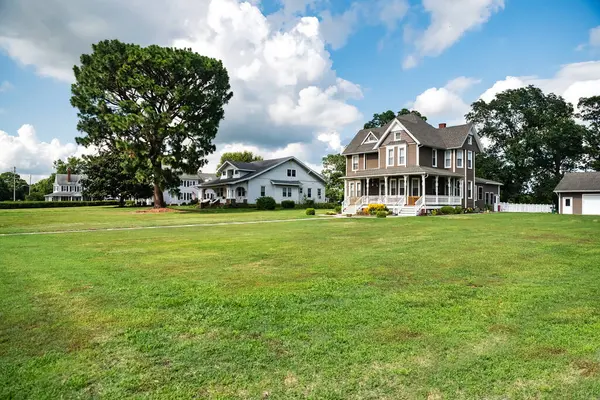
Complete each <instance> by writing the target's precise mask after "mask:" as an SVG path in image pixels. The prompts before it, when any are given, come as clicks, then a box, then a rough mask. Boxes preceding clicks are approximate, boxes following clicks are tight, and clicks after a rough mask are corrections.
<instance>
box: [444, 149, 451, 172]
mask: <svg viewBox="0 0 600 400" xmlns="http://www.w3.org/2000/svg"><path fill="white" fill-rule="evenodd" d="M447 155H449V156H450V157H448V156H447ZM446 161H450V163H449V164H447V163H446ZM444 168H452V150H446V151H444Z"/></svg>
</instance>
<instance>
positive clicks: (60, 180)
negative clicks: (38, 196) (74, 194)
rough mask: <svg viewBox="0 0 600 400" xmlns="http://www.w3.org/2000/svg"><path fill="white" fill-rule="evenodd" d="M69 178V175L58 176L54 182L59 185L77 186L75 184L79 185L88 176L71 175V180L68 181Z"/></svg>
mask: <svg viewBox="0 0 600 400" xmlns="http://www.w3.org/2000/svg"><path fill="white" fill-rule="evenodd" d="M67 177H68V174H56V178H55V179H54V182H56V184H57V185H75V184H78V183H79V181H80V180H82V179H85V178H86V176H85V175H83V174H81V175H76V174H71V180H69V181H67Z"/></svg>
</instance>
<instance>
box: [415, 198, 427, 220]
mask: <svg viewBox="0 0 600 400" xmlns="http://www.w3.org/2000/svg"><path fill="white" fill-rule="evenodd" d="M424 206H425V196H421V197H420V198H419V200H417V201H416V202H415V214H416V215H419V214H420V213H421V210H422V209H423V207H424Z"/></svg>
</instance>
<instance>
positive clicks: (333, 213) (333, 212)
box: [325, 211, 338, 215]
mask: <svg viewBox="0 0 600 400" xmlns="http://www.w3.org/2000/svg"><path fill="white" fill-rule="evenodd" d="M337 214H338V213H336V212H335V211H327V212H326V213H325V215H337Z"/></svg>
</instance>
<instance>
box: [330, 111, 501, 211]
mask: <svg viewBox="0 0 600 400" xmlns="http://www.w3.org/2000/svg"><path fill="white" fill-rule="evenodd" d="M481 150H482V145H481V142H480V139H479V136H478V134H477V131H476V129H475V128H474V127H473V126H472V125H471V124H465V125H458V126H446V124H439V126H438V127H437V128H435V127H433V126H431V125H430V124H428V123H427V122H425V121H424V120H423V119H421V118H420V117H418V116H417V115H415V114H409V115H402V116H398V117H396V118H394V119H393V120H392V121H390V122H388V123H387V124H386V125H385V126H383V127H380V128H373V129H362V130H360V131H359V132H358V133H357V134H356V135H355V136H354V138H353V139H352V141H351V142H350V143H349V144H348V146H347V147H346V148H345V149H344V151H343V153H342V154H343V155H345V156H346V175H345V176H344V178H343V179H344V193H345V196H344V204H343V212H344V213H347V214H354V213H356V212H357V211H359V210H361V209H363V208H364V207H366V206H367V205H368V204H373V203H377V204H386V205H387V207H388V208H389V209H390V210H391V211H392V212H395V213H397V214H401V215H418V214H420V213H421V212H423V211H422V210H425V211H427V210H432V209H436V208H440V207H443V206H462V207H473V208H475V207H482V206H484V205H486V204H490V205H493V204H495V203H498V202H499V198H500V186H501V184H500V183H499V182H495V181H491V180H487V179H482V178H476V165H475V154H476V153H478V152H480V151H481Z"/></svg>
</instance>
